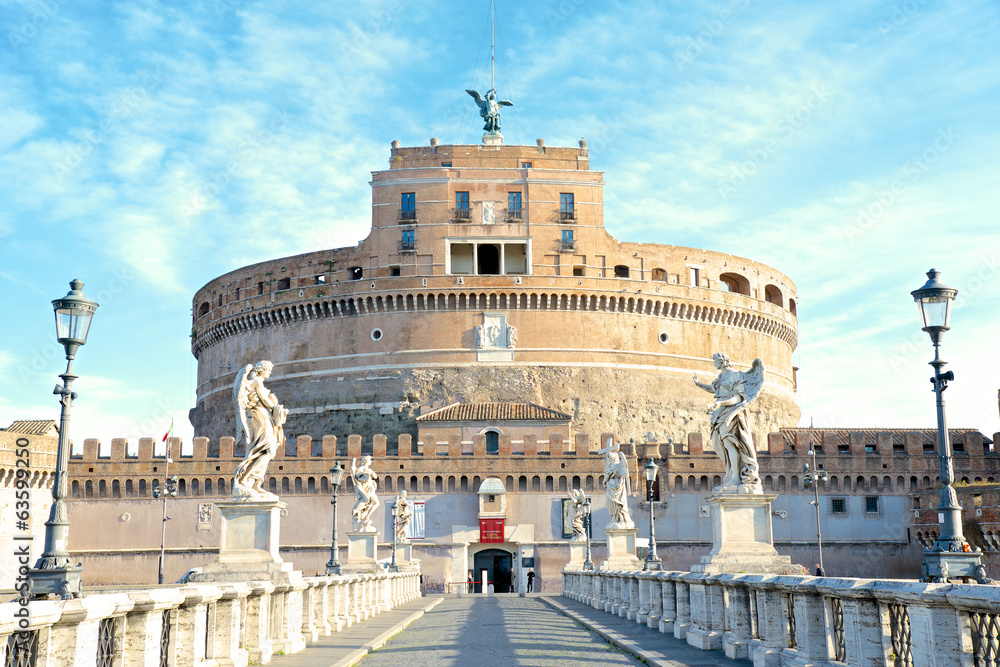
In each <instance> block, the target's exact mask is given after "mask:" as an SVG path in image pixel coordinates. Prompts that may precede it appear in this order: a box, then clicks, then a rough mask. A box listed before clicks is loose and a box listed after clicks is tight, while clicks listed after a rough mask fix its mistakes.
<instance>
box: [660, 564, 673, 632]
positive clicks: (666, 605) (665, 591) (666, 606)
mask: <svg viewBox="0 0 1000 667" xmlns="http://www.w3.org/2000/svg"><path fill="white" fill-rule="evenodd" d="M658 576H659V578H660V598H661V599H660V610H661V611H660V622H659V630H660V632H662V633H664V634H671V635H672V634H674V620H675V619H676V618H677V584H676V583H675V582H674V576H676V573H675V572H661V573H660V574H659V575H658Z"/></svg>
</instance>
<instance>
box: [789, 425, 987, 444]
mask: <svg viewBox="0 0 1000 667" xmlns="http://www.w3.org/2000/svg"><path fill="white" fill-rule="evenodd" d="M810 432H811V433H813V434H814V436H815V442H816V443H817V444H824V445H849V444H851V435H850V434H851V433H863V434H864V437H865V444H866V445H875V444H877V442H878V434H879V433H890V434H892V443H893V444H894V445H902V444H903V443H904V442H905V440H904V438H905V437H906V434H907V433H917V434H919V435H920V438H921V440H922V441H923V443H924V444H928V445H937V429H936V428H846V429H842V428H783V429H780V433H781V435H782V436H783V437H784V441H785V443H786V444H789V445H794V444H795V434H796V433H810ZM966 433H979V431H978V430H976V429H974V428H950V429H948V435H949V436H950V437H951V442H952V444H955V443H962V442H964V440H963V438H964V437H965V434H966ZM980 435H982V437H983V443H984V444H987V445H988V444H991V443H992V442H993V441H992V440H991V439H990V438H987V437H986V436H985V435H983V434H981V433H980Z"/></svg>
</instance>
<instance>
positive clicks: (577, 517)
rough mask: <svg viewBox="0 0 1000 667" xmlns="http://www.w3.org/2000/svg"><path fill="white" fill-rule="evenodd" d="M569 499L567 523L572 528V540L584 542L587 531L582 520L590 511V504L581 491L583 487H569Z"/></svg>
mask: <svg viewBox="0 0 1000 667" xmlns="http://www.w3.org/2000/svg"><path fill="white" fill-rule="evenodd" d="M569 499H570V510H569V515H570V524H569V525H570V527H571V528H572V529H573V541H574V542H585V541H586V540H587V533H586V530H585V528H584V525H583V522H584V520H585V519H586V518H587V513H588V512H589V511H590V506H589V505H588V504H587V494H586V493H584V492H583V489H570V490H569Z"/></svg>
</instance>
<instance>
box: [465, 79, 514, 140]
mask: <svg viewBox="0 0 1000 667" xmlns="http://www.w3.org/2000/svg"><path fill="white" fill-rule="evenodd" d="M465 92H467V93H468V94H470V95H472V98H473V99H474V100H476V104H477V105H479V115H480V116H482V117H483V120H484V121H485V123H486V124H485V125H483V129H484V130H486V131H487V132H489V133H490V134H500V107H512V106H514V103H513V102H511V101H509V100H498V99H497V89H496V88H490V89H489V91H487V93H486V97H485V98H484V97H483V96H482V95H480V94H479V93H478V92H476V91H475V90H466V91H465Z"/></svg>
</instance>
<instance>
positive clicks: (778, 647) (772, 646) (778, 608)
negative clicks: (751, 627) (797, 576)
mask: <svg viewBox="0 0 1000 667" xmlns="http://www.w3.org/2000/svg"><path fill="white" fill-rule="evenodd" d="M758 586H759V588H758V590H757V633H758V634H759V635H760V639H759V640H757V641H754V642H752V645H751V649H750V656H751V659H752V660H753V663H754V665H755V666H756V665H760V666H761V667H781V652H782V650H783V649H784V648H787V647H788V638H787V634H788V633H787V632H786V628H787V627H788V617H787V616H786V615H785V606H784V601H783V600H782V599H781V592H780V591H779V590H778V587H777V585H776V584H775V583H774V581H773V580H772V578H771V577H763V578H761V579H760V583H759V584H758Z"/></svg>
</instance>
